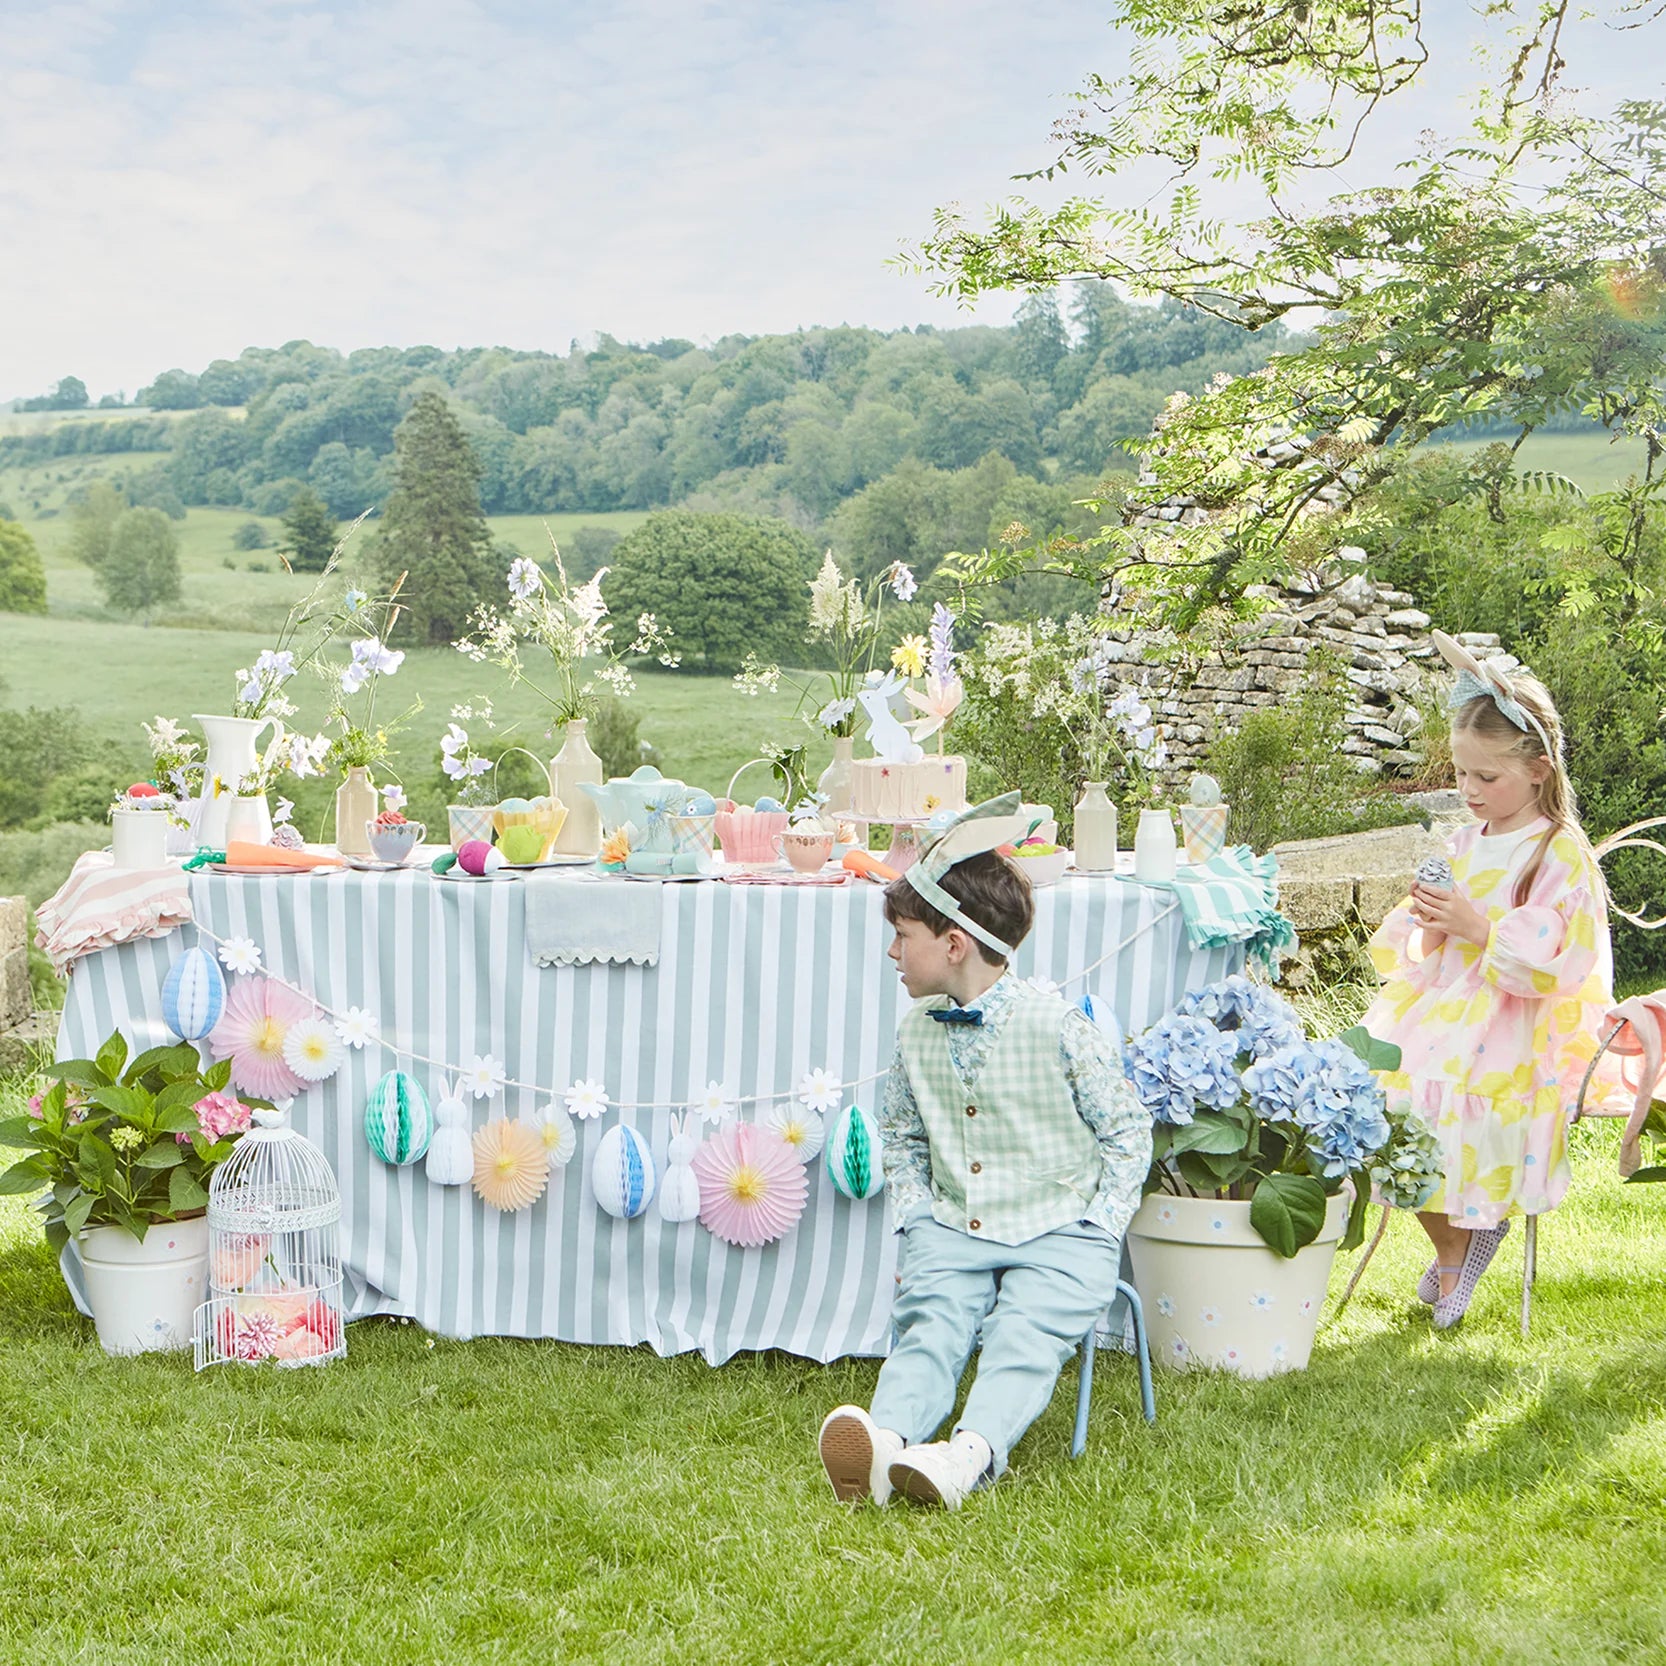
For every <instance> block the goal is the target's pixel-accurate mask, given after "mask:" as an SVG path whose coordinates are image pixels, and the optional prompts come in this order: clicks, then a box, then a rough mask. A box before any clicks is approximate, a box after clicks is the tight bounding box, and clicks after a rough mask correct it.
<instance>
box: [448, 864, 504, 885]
mask: <svg viewBox="0 0 1666 1666" xmlns="http://www.w3.org/2000/svg"><path fill="white" fill-rule="evenodd" d="M428 872H429V873H430V874H431V875H433V877H434V878H435V879H440V880H444V881H445V882H446V883H448V884H452V885H456V884H463V885H489V884H490V883H491V882H492V881H493V880H494V879H497V878H498V877H499V876H500V875H501V876H504V877H507V878H510V879H519V878H520V873H519V872H518V871H517V870H516V869H514V868H511V867H510V866H509V864H508V863H507V862H505V863H504V865H503V866H502V867H501V868H498V869H496V870H495V871H494V872H492V873H465V872H464V871H463V870H462V868H460V867H456V868H447V869H446V870H445V872H444V873H434V870H433V869H432V868H430V869H429V870H428Z"/></svg>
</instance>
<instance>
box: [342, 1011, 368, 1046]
mask: <svg viewBox="0 0 1666 1666" xmlns="http://www.w3.org/2000/svg"><path fill="white" fill-rule="evenodd" d="M336 1034H337V1035H338V1036H340V1037H341V1039H342V1040H343V1041H344V1042H345V1043H346V1044H347V1045H348V1046H349V1047H363V1046H364V1045H365V1044H366V1043H367V1042H371V1041H374V1040H376V1034H377V1026H376V1019H375V1017H374V1016H373V1015H372V1014H371V1013H368V1012H366V1011H365V1010H364V1008H363V1007H349V1008H348V1009H347V1010H346V1011H345V1012H344V1013H343V1014H342V1015H341V1016H340V1017H339V1018H338V1019H337V1020H336Z"/></svg>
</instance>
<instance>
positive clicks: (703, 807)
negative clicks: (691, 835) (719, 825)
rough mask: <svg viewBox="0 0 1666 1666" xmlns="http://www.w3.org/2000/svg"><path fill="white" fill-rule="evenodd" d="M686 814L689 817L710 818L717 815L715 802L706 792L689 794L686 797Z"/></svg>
mask: <svg viewBox="0 0 1666 1666" xmlns="http://www.w3.org/2000/svg"><path fill="white" fill-rule="evenodd" d="M688 813H689V814H690V815H691V816H710V815H715V814H716V813H717V800H716V799H715V798H713V797H712V795H711V794H710V793H707V792H698V791H696V792H691V793H690V794H689V795H688Z"/></svg>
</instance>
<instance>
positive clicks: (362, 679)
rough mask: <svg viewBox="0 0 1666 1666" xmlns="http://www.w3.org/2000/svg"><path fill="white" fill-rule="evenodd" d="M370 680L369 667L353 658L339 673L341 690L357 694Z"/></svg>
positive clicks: (345, 692) (344, 692)
mask: <svg viewBox="0 0 1666 1666" xmlns="http://www.w3.org/2000/svg"><path fill="white" fill-rule="evenodd" d="M369 681H370V667H369V666H368V665H362V664H360V663H359V661H358V660H354V661H353V663H352V664H351V665H349V666H348V667H347V669H346V670H345V671H343V672H342V674H341V692H342V693H343V694H357V693H358V692H359V690H360V689H361V688H363V687H364V685H365V684H366V683H368V682H369Z"/></svg>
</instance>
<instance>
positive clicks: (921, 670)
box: [891, 636, 927, 677]
mask: <svg viewBox="0 0 1666 1666" xmlns="http://www.w3.org/2000/svg"><path fill="white" fill-rule="evenodd" d="M926 652H927V648H926V639H925V638H924V637H923V636H905V637H904V638H903V639H902V641H901V642H899V643H898V644H897V645H896V647H894V648H893V649H892V650H891V664H892V665H894V666H895V667H896V668H897V670H899V671H900V672H901V673H902V674H903V675H904V676H905V677H923V676H924V675H925V674H926Z"/></svg>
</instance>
